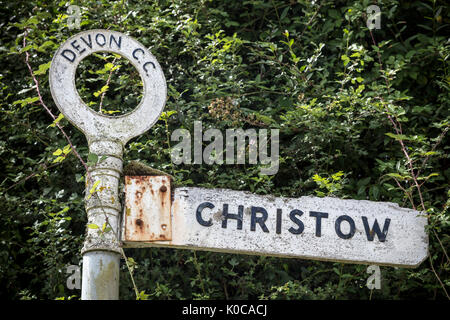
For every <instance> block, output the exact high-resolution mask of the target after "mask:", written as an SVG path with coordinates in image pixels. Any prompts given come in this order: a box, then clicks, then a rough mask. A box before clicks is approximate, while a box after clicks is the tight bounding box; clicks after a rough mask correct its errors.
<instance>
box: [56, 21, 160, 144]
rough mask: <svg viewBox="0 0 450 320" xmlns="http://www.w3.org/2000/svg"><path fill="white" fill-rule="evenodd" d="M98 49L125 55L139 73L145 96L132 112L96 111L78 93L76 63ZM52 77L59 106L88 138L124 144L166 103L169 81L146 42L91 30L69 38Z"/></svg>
mask: <svg viewBox="0 0 450 320" xmlns="http://www.w3.org/2000/svg"><path fill="white" fill-rule="evenodd" d="M99 51H106V52H113V53H117V54H120V55H122V56H123V57H125V58H127V59H128V60H129V61H130V62H131V63H132V64H133V65H134V67H135V68H136V69H137V70H138V72H139V74H140V76H141V79H142V82H143V87H144V93H143V98H142V100H141V102H140V103H139V105H138V106H137V107H136V108H135V109H134V110H133V111H131V112H130V113H127V114H125V115H122V116H107V115H103V114H100V113H97V112H95V111H94V110H92V109H91V108H89V107H88V106H87V105H86V104H85V103H84V102H83V101H82V100H81V98H80V96H79V95H78V91H77V89H76V86H75V72H76V69H77V66H78V64H79V63H80V61H81V60H83V59H84V58H85V57H87V56H88V55H90V54H92V53H94V52H99ZM49 80H50V89H51V92H52V95H53V99H54V100H55V103H56V105H57V106H58V108H59V109H60V110H61V112H62V113H63V114H64V116H65V117H66V118H67V119H68V120H69V121H70V122H71V123H72V124H73V125H74V126H76V127H78V128H79V129H80V130H81V131H83V133H84V134H85V135H86V136H87V137H88V140H89V141H91V140H109V141H120V142H121V143H122V144H125V143H126V142H127V141H128V140H129V139H131V138H133V137H135V136H138V135H140V134H142V133H144V132H145V131H147V130H148V129H150V127H151V126H152V125H153V124H154V123H155V122H156V121H157V120H158V118H159V115H160V114H161V112H162V110H163V108H164V104H165V102H166V95H167V87H166V80H165V77H164V74H163V72H162V69H161V66H160V65H159V63H158V61H156V58H155V57H154V56H153V55H152V54H151V53H150V52H149V51H148V50H147V48H146V47H145V46H144V45H142V44H141V43H139V42H138V41H136V40H135V39H133V38H131V37H129V36H127V35H125V34H123V33H120V32H116V31H110V30H89V31H84V32H81V33H78V34H76V35H74V36H73V37H71V38H69V39H68V40H67V41H66V42H65V43H64V44H62V45H61V47H60V48H59V49H58V51H57V52H56V54H55V55H54V57H53V60H52V63H51V66H50V73H49Z"/></svg>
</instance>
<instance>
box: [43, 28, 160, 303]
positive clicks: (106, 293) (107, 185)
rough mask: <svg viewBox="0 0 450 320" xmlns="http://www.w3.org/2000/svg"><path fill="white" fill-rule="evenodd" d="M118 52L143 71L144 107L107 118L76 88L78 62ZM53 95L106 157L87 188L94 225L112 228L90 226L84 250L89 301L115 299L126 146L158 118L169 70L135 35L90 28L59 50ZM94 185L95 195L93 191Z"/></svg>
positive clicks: (53, 73)
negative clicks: (88, 104)
mask: <svg viewBox="0 0 450 320" xmlns="http://www.w3.org/2000/svg"><path fill="white" fill-rule="evenodd" d="M102 51H106V52H113V53H117V54H120V55H122V56H123V57H125V58H127V59H128V60H129V61H130V62H131V63H132V64H133V66H134V67H135V68H136V69H137V70H138V72H139V74H140V76H141V79H142V82H143V87H144V93H143V97H142V100H141V102H140V103H139V105H138V106H137V107H136V108H135V109H134V110H133V111H131V112H129V113H127V114H125V115H121V116H107V115H104V114H100V113H97V112H95V111H94V110H92V109H91V108H89V107H88V106H87V105H86V104H85V103H84V102H83V100H82V99H81V98H80V96H79V94H78V91H77V89H76V86H75V72H76V69H77V66H78V64H79V63H80V61H81V60H83V59H84V58H85V57H87V56H88V55H90V54H92V53H95V52H102ZM49 80H50V89H51V93H52V96H53V99H54V101H55V103H56V105H57V106H58V108H59V110H60V111H61V113H62V114H63V115H64V116H65V117H66V118H67V119H68V120H69V121H70V122H71V123H72V124H73V125H74V126H76V127H77V128H78V129H80V130H81V131H82V132H83V133H84V134H85V136H86V138H87V140H88V144H89V152H91V153H94V154H96V155H98V157H99V159H100V158H104V160H103V161H101V162H99V163H97V164H96V165H94V166H92V167H90V168H89V177H90V179H88V181H87V186H86V198H85V202H86V213H87V216H88V224H92V225H97V226H100V227H102V226H103V225H104V224H107V225H108V226H110V227H111V229H112V232H109V233H103V234H99V232H98V231H99V230H96V229H88V232H87V236H86V240H85V243H84V246H83V249H82V254H83V273H82V286H81V287H82V288H81V298H82V299H83V300H85V299H86V300H111V299H118V298H119V262H120V243H119V239H117V237H116V235H117V234H118V229H119V216H120V212H121V205H120V201H119V181H120V179H121V175H122V162H123V161H122V155H123V147H124V145H125V144H126V143H127V142H128V141H129V140H130V139H131V138H134V137H136V136H138V135H140V134H142V133H144V132H145V131H147V130H148V129H150V127H151V126H152V125H153V124H154V123H155V122H156V121H157V120H158V118H159V116H160V114H161V112H162V110H163V109H164V105H165V102H166V96H167V88H166V80H165V77H164V73H163V72H162V69H161V67H160V65H159V64H158V62H157V61H156V58H155V57H154V56H153V55H152V54H151V53H150V52H149V51H148V50H147V48H146V47H145V46H144V45H142V44H141V43H139V42H138V41H136V40H135V39H133V38H131V37H129V36H127V35H125V34H122V33H120V32H115V31H110V30H89V31H84V32H80V33H78V34H76V35H75V36H73V37H71V38H69V39H68V40H67V41H66V42H65V43H63V44H62V45H61V47H60V48H59V49H58V50H57V51H56V53H55V55H54V57H53V60H52V63H51V66H50V73H49ZM92 189H94V190H95V194H94V195H93V194H92V192H90V190H92Z"/></svg>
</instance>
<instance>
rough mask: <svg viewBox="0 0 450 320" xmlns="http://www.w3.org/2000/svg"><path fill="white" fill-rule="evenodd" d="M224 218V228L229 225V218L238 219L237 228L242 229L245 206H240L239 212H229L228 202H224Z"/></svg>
mask: <svg viewBox="0 0 450 320" xmlns="http://www.w3.org/2000/svg"><path fill="white" fill-rule="evenodd" d="M222 215H223V220H222V228H226V227H227V221H228V219H235V220H237V230H242V217H243V215H244V206H238V214H232V213H228V204H226V203H224V204H223V211H222Z"/></svg>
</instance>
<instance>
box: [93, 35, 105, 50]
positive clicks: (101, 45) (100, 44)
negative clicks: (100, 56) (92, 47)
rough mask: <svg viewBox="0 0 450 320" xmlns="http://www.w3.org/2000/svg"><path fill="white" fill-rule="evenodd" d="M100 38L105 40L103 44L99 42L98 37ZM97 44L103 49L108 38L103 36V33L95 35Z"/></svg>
mask: <svg viewBox="0 0 450 320" xmlns="http://www.w3.org/2000/svg"><path fill="white" fill-rule="evenodd" d="M99 36H101V37H102V38H103V43H100V42H99V41H98V37H99ZM95 42H97V44H98V45H99V46H100V47H103V46H104V45H105V44H106V37H105V36H104V35H103V33H97V34H96V35H95Z"/></svg>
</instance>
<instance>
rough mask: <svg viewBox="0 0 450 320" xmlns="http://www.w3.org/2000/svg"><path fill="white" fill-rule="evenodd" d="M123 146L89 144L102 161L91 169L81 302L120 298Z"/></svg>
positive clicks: (102, 143)
mask: <svg viewBox="0 0 450 320" xmlns="http://www.w3.org/2000/svg"><path fill="white" fill-rule="evenodd" d="M122 149H123V147H122V144H121V143H120V142H113V141H107V140H100V141H93V142H90V143H89V151H90V152H91V153H94V154H96V155H97V156H98V157H99V159H101V161H99V162H98V163H97V164H96V165H95V166H92V167H90V168H89V176H90V179H89V180H88V185H87V188H86V199H85V200H86V213H87V217H88V233H87V236H86V240H85V242H84V246H83V249H82V255H83V274H82V291H81V299H82V300H117V299H118V298H119V266H120V252H121V251H120V243H119V241H118V240H119V236H118V230H119V227H118V226H119V220H120V219H119V217H120V212H121V205H120V201H119V194H118V192H119V181H120V176H121V173H122Z"/></svg>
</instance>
